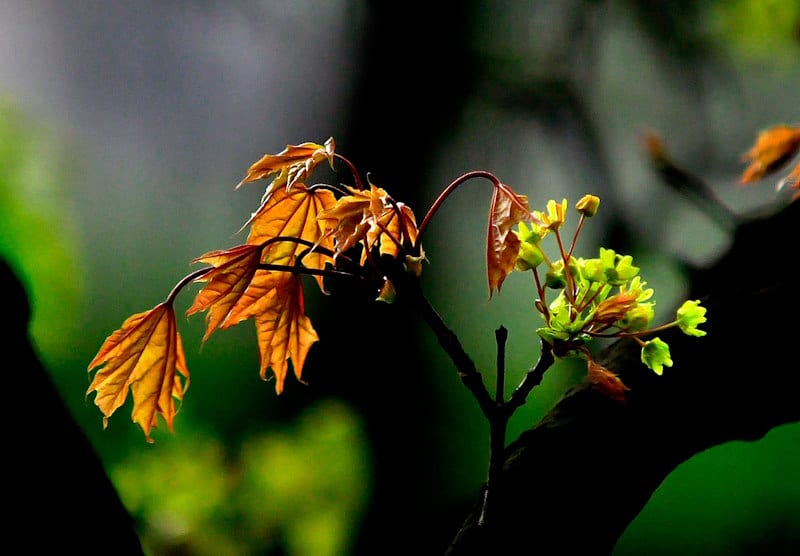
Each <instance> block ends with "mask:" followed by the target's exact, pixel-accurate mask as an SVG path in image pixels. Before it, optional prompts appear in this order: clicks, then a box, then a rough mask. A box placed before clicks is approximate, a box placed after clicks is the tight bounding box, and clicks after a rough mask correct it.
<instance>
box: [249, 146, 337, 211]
mask: <svg viewBox="0 0 800 556" xmlns="http://www.w3.org/2000/svg"><path fill="white" fill-rule="evenodd" d="M334 149H335V144H334V142H333V137H331V138H329V139H328V140H327V141H325V144H324V145H320V144H318V143H310V142H309V143H301V144H300V145H286V148H285V149H283V150H282V151H281V152H279V153H278V154H265V155H264V156H262V157H261V158H260V159H259V160H258V161H256V162H254V163H253V164H252V165H251V166H250V168H249V169H248V170H247V175H246V176H245V177H244V179H242V181H240V182H239V184H238V185H237V186H236V188H237V189H238V188H239V187H241V186H242V185H243V184H245V183H249V182H253V181H257V180H261V179H264V178H267V177H269V176H271V175H273V174H278V175H277V176H276V177H275V178H274V179H273V180H272V183H270V185H269V186H268V187H267V192H266V193H265V197H266V196H267V195H268V194H269V193H270V192H271V191H272V190H275V189H278V188H280V187H281V186H285V187H286V189H291V188H292V186H293V185H294V184H295V183H298V182H302V181H303V180H305V179H306V178H307V177H308V175H309V174H310V173H311V171H312V170H313V169H314V168H316V167H317V166H319V165H320V164H321V163H322V162H323V161H325V160H327V161H328V163H329V164H330V165H331V166H333V152H334Z"/></svg>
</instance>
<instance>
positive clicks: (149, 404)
mask: <svg viewBox="0 0 800 556" xmlns="http://www.w3.org/2000/svg"><path fill="white" fill-rule="evenodd" d="M95 368H97V372H96V374H95V375H94V379H93V380H92V382H91V384H90V385H89V389H88V390H87V391H86V395H87V396H88V395H89V394H91V393H92V392H97V395H96V396H95V401H94V403H95V405H97V407H98V408H100V411H101V412H102V413H103V426H104V427H106V426H108V418H109V417H110V416H111V415H112V414H113V413H114V411H116V410H117V408H119V407H120V406H122V404H124V403H125V400H126V398H127V395H128V388H129V387H130V389H131V392H132V394H133V413H132V417H133V422H134V423H137V424H138V425H139V426H140V427H141V428H142V430H143V431H144V434H145V437H146V438H147V441H148V442H152V441H153V440H152V439H151V438H150V431H151V429H152V428H154V427H155V426H156V424H157V417H158V415H161V416H162V417H163V418H164V420H165V421H166V423H167V426H168V427H169V430H170V431H172V430H173V428H172V426H173V420H174V418H175V414H176V413H177V410H176V408H175V400H176V399H177V400H179V401H180V400H183V395H184V393H185V392H186V389H187V388H188V387H189V371H188V369H187V368H186V358H185V356H184V353H183V345H182V343H181V337H180V334H178V330H177V326H176V323H175V311H174V310H173V307H172V303H171V302H165V303H161V304H159V305H157V306H156V307H154V308H153V309H151V310H149V311H145V312H142V313H137V314H135V315H133V316H131V317H129V318H128V319H127V320H126V321H125V322H124V323H123V324H122V327H121V328H120V329H119V330H117V331H115V332H114V333H113V334H111V335H110V336H109V337H108V338H106V341H105V342H104V343H103V345H102V346H101V348H100V351H98V352H97V355H95V357H94V359H93V360H92V362H91V363H89V372H90V373H91V372H92V370H93V369H95ZM176 371H177V372H176ZM181 375H182V376H183V378H181Z"/></svg>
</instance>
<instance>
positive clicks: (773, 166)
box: [739, 125, 800, 184]
mask: <svg viewBox="0 0 800 556" xmlns="http://www.w3.org/2000/svg"><path fill="white" fill-rule="evenodd" d="M798 151H800V126H790V125H776V126H772V127H771V128H769V129H766V130H764V131H761V132H760V133H759V134H758V136H757V137H756V142H755V144H754V145H753V146H752V148H750V150H748V151H747V152H746V153H744V154H743V155H742V161H743V162H746V163H748V166H747V168H745V170H744V172H742V175H741V176H740V177H739V183H740V184H748V183H752V182H755V181H758V180H760V179H761V178H763V177H764V176H766V175H767V174H771V173H772V172H774V171H775V170H777V169H778V168H780V167H781V166H782V165H783V164H784V163H786V162H787V161H789V160H790V159H791V158H792V157H793V156H794V155H796V154H797V153H798Z"/></svg>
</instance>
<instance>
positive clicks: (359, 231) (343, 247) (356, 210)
mask: <svg viewBox="0 0 800 556" xmlns="http://www.w3.org/2000/svg"><path fill="white" fill-rule="evenodd" d="M347 189H348V191H350V195H345V196H343V197H340V198H339V199H338V200H337V201H336V203H335V204H334V206H332V207H331V208H329V209H327V210H325V211H322V212H320V213H319V214H318V215H317V218H318V220H319V221H320V223H321V225H322V228H323V231H324V233H325V237H330V238H332V240H333V241H335V245H336V253H337V254H340V253H344V252H345V251H347V250H348V249H350V248H351V247H353V246H354V245H355V244H356V243H358V242H359V241H361V240H363V239H364V236H365V234H366V232H367V230H368V229H369V226H370V216H371V214H372V204H373V202H374V195H375V191H374V187H373V188H372V190H370V191H362V190H360V189H354V188H352V187H348V188H347Z"/></svg>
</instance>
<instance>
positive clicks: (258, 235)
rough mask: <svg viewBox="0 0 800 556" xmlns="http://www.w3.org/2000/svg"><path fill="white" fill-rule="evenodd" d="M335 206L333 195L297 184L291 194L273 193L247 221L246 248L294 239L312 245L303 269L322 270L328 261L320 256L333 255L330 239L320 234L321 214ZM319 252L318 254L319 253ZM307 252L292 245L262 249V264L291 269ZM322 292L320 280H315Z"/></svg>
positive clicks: (280, 190)
mask: <svg viewBox="0 0 800 556" xmlns="http://www.w3.org/2000/svg"><path fill="white" fill-rule="evenodd" d="M335 204H336V198H335V197H334V195H333V193H331V192H330V191H328V190H326V189H319V188H316V189H313V190H312V189H309V188H307V187H306V186H305V184H303V183H298V184H296V186H295V187H294V188H293V189H292V190H291V191H289V190H286V189H284V188H279V189H276V190H274V191H273V192H272V193H271V194H270V195H269V196H268V198H267V199H266V200H265V201H264V202H263V203H262V205H261V207H260V208H259V210H258V211H257V212H256V213H255V214H254V215H253V216H252V218H251V219H250V222H249V223H250V233H249V234H248V236H247V243H248V244H262V243H264V242H265V241H268V240H271V239H274V238H276V237H279V236H285V237H293V238H297V239H301V240H304V241H306V242H309V243H312V244H314V245H315V247H317V249H316V250H315V249H312V250H311V252H309V253H308V254H307V255H306V256H305V257H303V260H302V263H303V266H305V267H307V268H315V269H323V268H324V267H325V263H326V262H327V261H330V260H332V259H331V257H330V256H329V255H327V254H325V253H323V252H322V250H324V251H328V252H332V251H333V239H332V238H331V237H329V236H328V235H326V234H324V233H323V229H322V225H321V218H320V213H322V212H324V211H326V210H328V209H330V208H332V207H333V206H334V205H335ZM320 248H321V250H320ZM307 249H309V248H308V247H307V246H306V245H303V244H301V243H298V242H294V241H281V242H276V243H273V244H271V245H269V246H267V247H265V248H264V252H263V259H262V262H269V263H271V264H283V265H292V264H294V262H295V259H296V257H297V255H298V253H299V252H300V251H305V250H307ZM315 279H316V281H317V284H318V285H319V287H320V289H321V290H322V291H325V289H324V286H323V278H322V276H316V277H315Z"/></svg>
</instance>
